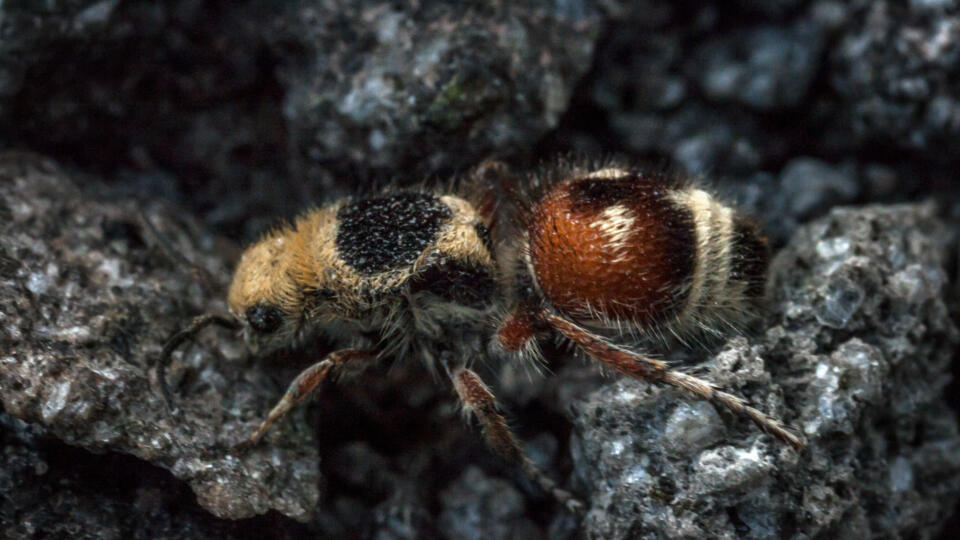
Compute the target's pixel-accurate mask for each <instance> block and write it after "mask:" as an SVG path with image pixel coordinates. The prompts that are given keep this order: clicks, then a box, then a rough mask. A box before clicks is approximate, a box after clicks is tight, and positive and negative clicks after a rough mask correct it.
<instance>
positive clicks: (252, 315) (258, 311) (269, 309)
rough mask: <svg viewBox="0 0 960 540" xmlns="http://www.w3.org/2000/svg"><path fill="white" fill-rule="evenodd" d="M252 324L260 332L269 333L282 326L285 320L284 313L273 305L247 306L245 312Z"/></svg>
mask: <svg viewBox="0 0 960 540" xmlns="http://www.w3.org/2000/svg"><path fill="white" fill-rule="evenodd" d="M244 315H245V316H246V317H247V321H248V322H249V323H250V326H251V327H253V329H254V330H256V331H257V332H258V333H261V334H269V333H271V332H275V331H276V330H277V328H280V323H282V322H283V314H282V313H281V312H280V310H279V309H277V308H275V307H273V306H266V305H263V304H257V305H254V306H250V307H249V308H247V311H246V312H245V313H244Z"/></svg>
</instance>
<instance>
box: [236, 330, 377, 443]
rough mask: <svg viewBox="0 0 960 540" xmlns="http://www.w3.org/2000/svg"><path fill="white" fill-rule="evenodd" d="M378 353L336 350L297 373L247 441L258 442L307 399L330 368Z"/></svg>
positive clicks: (325, 376)
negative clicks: (274, 425)
mask: <svg viewBox="0 0 960 540" xmlns="http://www.w3.org/2000/svg"><path fill="white" fill-rule="evenodd" d="M376 355H377V353H376V351H367V350H359V349H344V350H341V351H334V352H332V353H330V354H328V355H327V356H326V357H324V359H323V360H321V361H319V362H317V363H316V364H313V365H312V366H310V367H308V368H307V369H305V370H303V371H302V372H301V373H300V375H297V378H296V379H294V380H293V382H292V383H290V387H289V388H287V393H286V394H284V395H283V397H282V398H280V401H279V402H277V404H276V405H275V406H274V407H273V409H271V410H270V414H268V415H267V417H266V418H265V419H264V420H263V422H260V426H259V427H258V428H257V430H256V431H254V432H253V433H252V434H251V435H250V437H249V438H248V439H247V441H246V442H247V444H250V445H253V444H257V442H259V441H260V439H261V438H262V437H263V435H264V434H265V433H266V432H267V430H269V429H270V426H272V425H273V424H274V423H276V421H277V420H279V419H281V418H283V416H284V415H286V414H287V413H288V412H290V410H291V409H293V408H294V407H295V406H297V405H299V404H300V403H301V402H303V400H305V399H307V397H308V396H309V395H310V393H311V392H312V391H313V389H314V388H316V387H317V385H318V384H320V383H321V382H322V381H323V380H324V379H326V378H327V375H328V374H329V373H330V370H332V369H337V368H340V366H342V365H343V364H345V363H346V362H348V361H350V360H357V359H360V358H369V357H373V356H376Z"/></svg>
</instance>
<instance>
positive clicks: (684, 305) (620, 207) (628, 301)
mask: <svg viewBox="0 0 960 540" xmlns="http://www.w3.org/2000/svg"><path fill="white" fill-rule="evenodd" d="M527 233H528V245H529V257H530V266H531V271H532V273H533V275H534V277H535V279H536V282H537V285H538V286H539V288H540V290H541V292H542V293H543V295H544V296H545V297H546V299H547V300H548V301H549V302H550V304H552V305H553V307H554V308H556V309H557V310H559V311H560V312H562V313H565V314H566V315H568V316H571V317H573V318H575V319H579V320H581V321H584V322H590V323H596V322H598V321H599V322H600V323H601V324H606V325H609V326H615V325H619V324H621V323H627V324H628V325H630V326H632V327H635V328H639V329H641V330H643V329H660V330H663V329H666V328H667V327H670V328H671V329H673V330H675V331H677V332H678V333H682V332H684V331H687V330H691V329H693V327H694V326H705V325H706V326H708V327H709V325H710V324H712V323H714V322H717V321H729V320H732V319H735V317H736V314H738V313H740V312H742V311H745V309H744V307H745V304H746V302H747V301H748V300H749V299H750V297H756V296H759V295H760V294H762V291H763V286H762V284H763V274H764V273H765V271H766V259H765V252H766V247H765V245H764V243H763V241H762V239H760V237H759V236H758V234H757V232H756V229H755V228H753V227H752V226H750V225H749V222H747V221H745V220H743V219H742V218H739V217H738V216H736V214H735V213H734V212H733V211H732V209H730V208H729V207H727V206H724V205H723V204H721V203H720V202H718V201H717V200H716V199H715V198H713V197H712V196H711V195H709V194H708V193H706V192H705V191H702V190H700V189H696V188H681V189H676V188H673V187H671V186H669V185H667V184H666V183H664V182H663V181H661V180H660V179H659V178H653V177H646V176H643V175H640V174H637V173H633V172H629V171H621V170H618V169H603V170H601V171H597V172H594V173H592V174H587V175H585V176H581V177H578V178H574V179H572V180H567V181H564V182H561V183H559V184H557V185H556V186H554V187H553V188H552V189H551V190H550V191H548V192H547V193H546V195H544V196H543V197H542V198H541V199H540V200H539V201H538V202H537V203H536V204H535V205H534V208H533V212H532V214H531V218H530V221H529V223H528V228H527Z"/></svg>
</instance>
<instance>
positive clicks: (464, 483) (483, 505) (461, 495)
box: [437, 466, 542, 540]
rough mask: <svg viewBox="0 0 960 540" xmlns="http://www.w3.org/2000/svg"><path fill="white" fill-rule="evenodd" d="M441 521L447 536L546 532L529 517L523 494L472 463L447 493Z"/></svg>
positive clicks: (478, 539)
mask: <svg viewBox="0 0 960 540" xmlns="http://www.w3.org/2000/svg"><path fill="white" fill-rule="evenodd" d="M441 500H443V501H444V503H445V504H444V509H443V512H442V513H441V514H440V518H439V520H438V522H437V524H438V526H439V528H440V531H441V532H442V533H443V534H444V535H445V536H446V537H447V538H464V539H471V540H481V539H485V538H522V539H533V538H540V537H541V536H542V534H541V533H540V532H539V531H538V530H537V528H536V526H535V525H534V524H533V523H532V522H531V521H529V520H528V519H527V518H526V517H525V516H524V514H525V511H524V509H525V504H524V499H523V495H521V494H520V493H519V492H518V491H517V490H516V489H514V488H513V487H512V486H511V485H510V483H509V482H505V481H503V480H499V479H494V478H489V477H487V476H486V475H484V474H483V472H482V471H480V469H478V468H476V467H474V466H469V467H467V469H466V470H465V471H464V472H463V475H461V476H460V478H459V479H458V480H456V481H455V482H453V483H452V484H451V485H450V487H449V488H447V490H446V492H444V493H443V494H441Z"/></svg>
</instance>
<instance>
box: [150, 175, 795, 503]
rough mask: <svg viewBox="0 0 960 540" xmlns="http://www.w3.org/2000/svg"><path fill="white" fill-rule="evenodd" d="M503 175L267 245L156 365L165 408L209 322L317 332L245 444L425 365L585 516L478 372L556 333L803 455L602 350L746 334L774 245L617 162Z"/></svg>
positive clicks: (305, 222) (709, 389)
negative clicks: (386, 366)
mask: <svg viewBox="0 0 960 540" xmlns="http://www.w3.org/2000/svg"><path fill="white" fill-rule="evenodd" d="M511 179H512V176H511V174H510V172H509V169H508V168H507V167H506V166H504V165H503V164H500V163H496V162H487V163H484V164H482V165H481V166H479V167H477V168H476V169H475V170H473V171H472V172H471V173H470V174H469V175H467V177H466V178H465V179H464V181H463V183H462V184H460V185H459V186H458V187H457V188H456V189H452V188H451V189H446V190H443V191H441V192H430V191H427V190H408V191H389V190H388V191H386V192H383V193H380V194H377V195H374V196H370V197H362V198H356V199H344V200H340V201H336V202H333V203H331V204H328V205H325V206H322V207H319V208H316V209H314V210H311V211H309V212H307V213H305V214H304V215H302V216H300V217H299V218H298V219H296V220H295V221H294V222H293V223H292V224H290V225H288V226H284V227H280V228H277V229H275V230H273V231H271V232H269V233H267V234H266V235H264V237H263V238H261V239H260V240H259V241H258V242H256V243H255V244H253V245H252V246H250V247H249V248H247V250H246V251H245V252H244V254H243V257H242V259H241V260H240V262H239V264H238V266H237V269H236V271H235V273H234V277H233V281H232V283H231V286H230V290H229V293H228V297H227V303H228V305H229V309H230V313H231V315H232V318H226V317H222V316H219V315H215V314H209V315H204V316H201V317H198V318H196V319H194V321H193V322H192V323H191V324H190V325H189V326H187V328H185V329H184V330H182V331H181V332H179V333H177V334H176V335H175V336H174V337H173V338H171V339H170V341H168V343H167V344H166V345H165V346H164V348H163V351H162V354H161V359H160V362H158V367H157V370H158V378H159V380H160V383H161V385H162V386H161V388H162V390H163V392H164V396H165V397H166V398H167V399H168V403H172V400H171V398H170V393H169V391H168V389H167V387H166V383H165V377H164V370H165V369H166V365H167V363H168V362H169V361H170V359H171V357H172V354H173V351H174V350H175V349H176V348H177V347H178V346H179V345H180V344H181V343H182V342H184V341H185V340H187V339H189V338H190V337H192V336H194V335H195V334H196V333H197V332H199V331H200V330H201V329H202V328H204V327H205V326H208V325H211V324H216V325H219V326H223V327H227V328H235V329H240V330H242V331H243V333H244V336H245V338H246V340H247V342H248V343H249V344H250V346H251V348H252V349H254V350H261V349H272V348H276V347H283V346H297V345H298V344H301V343H303V341H304V340H305V339H306V338H308V337H310V336H313V335H317V334H323V335H326V336H328V337H330V338H333V341H334V342H335V343H336V344H337V345H338V346H339V348H338V349H337V350H334V351H332V352H330V353H329V354H328V355H327V356H326V357H324V358H323V359H321V360H320V361H318V362H316V363H315V364H313V365H312V366H310V367H308V368H307V369H305V370H303V372H301V373H300V375H299V376H298V377H297V378H296V379H295V380H294V381H293V382H292V383H291V384H290V386H289V388H288V389H287V392H286V393H285V394H284V396H283V397H282V398H281V399H280V400H279V402H278V403H277V404H276V405H275V406H274V408H273V409H272V410H271V411H270V412H269V414H268V415H267V416H266V418H265V419H264V420H263V421H262V422H261V423H260V424H259V426H258V427H257V428H256V430H254V431H253V433H252V434H251V435H250V437H249V438H248V439H247V441H246V443H245V444H255V443H257V442H258V441H260V440H261V438H262V437H263V436H264V435H265V434H266V433H267V431H268V430H269V429H270V427H271V426H272V425H274V424H275V423H276V422H277V421H279V420H280V419H281V418H283V417H284V415H286V414H287V413H288V412H289V411H290V410H291V409H292V408H293V407H295V406H296V405H297V404H298V403H301V402H302V401H303V400H305V399H306V398H307V397H308V396H309V395H310V393H311V392H312V391H313V390H314V389H315V388H317V387H318V385H319V384H320V383H322V382H323V381H324V380H326V379H327V378H328V377H329V375H330V374H331V373H336V372H338V371H339V370H341V369H343V368H344V366H347V365H349V364H355V363H361V362H370V361H376V360H377V359H381V358H387V357H390V358H395V359H408V358H416V359H418V360H421V361H422V362H423V363H424V364H425V365H426V366H427V367H428V368H429V369H430V370H432V371H434V372H435V373H437V374H439V373H440V372H441V371H442V372H444V373H446V374H447V376H448V377H449V381H450V386H451V387H452V389H453V391H454V392H455V393H456V394H457V396H458V398H459V399H460V402H461V404H462V405H463V406H464V410H465V411H467V412H470V413H472V414H473V415H474V416H475V417H476V418H477V420H478V421H479V423H480V425H481V427H482V430H483V434H484V437H485V439H486V441H487V444H488V445H489V446H490V448H491V449H493V450H494V451H495V452H496V453H497V454H499V455H501V456H503V457H504V458H505V459H507V460H508V461H510V462H512V463H514V464H516V465H517V466H518V467H519V468H520V469H521V470H522V471H523V472H524V474H526V475H527V476H529V477H530V478H531V479H533V480H534V481H535V482H536V483H537V484H538V485H539V486H540V487H541V488H542V489H543V490H544V491H545V492H547V493H549V494H551V496H552V497H554V499H556V500H557V501H558V502H560V503H562V504H564V505H565V506H567V507H568V508H570V509H571V510H574V511H578V510H580V509H582V508H583V504H582V503H581V502H579V501H578V500H577V499H576V498H575V497H574V496H573V495H572V494H571V493H570V492H568V491H566V490H564V489H562V488H560V487H558V486H557V484H556V483H555V482H554V481H553V480H552V479H550V478H549V477H548V476H547V475H545V474H543V473H542V472H541V471H540V470H539V468H538V467H537V466H536V465H535V464H534V462H533V461H532V460H530V459H529V458H528V457H527V456H526V455H525V453H524V452H523V447H522V445H521V444H519V442H518V441H517V440H516V438H515V437H514V436H513V434H512V432H511V431H510V429H509V426H507V424H506V422H505V420H504V418H503V415H502V414H500V412H499V411H498V409H497V407H496V401H495V398H494V395H493V392H492V391H491V390H490V388H489V387H488V386H487V385H486V384H485V383H484V382H483V381H482V380H481V379H480V377H479V375H477V374H476V373H474V372H473V371H472V370H471V369H470V367H471V364H472V363H473V362H475V361H477V360H480V359H483V358H486V357H488V356H489V355H487V354H486V353H488V352H490V351H491V350H492V351H493V352H494V353H495V354H494V356H498V357H500V358H505V359H508V360H518V361H526V360H530V359H533V360H537V361H539V360H542V358H541V353H540V349H539V347H538V345H537V344H538V340H540V339H542V338H547V337H550V336H553V337H556V338H561V339H563V340H565V341H566V342H568V343H570V344H572V345H573V346H575V347H576V348H577V349H578V350H579V351H580V352H581V353H582V354H584V355H585V356H587V357H588V358H590V359H591V360H593V361H595V362H597V363H598V364H600V365H602V366H604V367H607V368H610V369H612V370H615V371H617V372H619V373H622V374H624V375H626V376H629V377H633V378H635V379H639V380H644V381H649V382H656V383H661V384H666V385H669V386H672V387H674V388H677V389H680V390H682V391H683V392H685V393H687V394H688V395H690V396H693V397H695V398H698V399H703V400H708V401H710V402H711V403H714V404H715V405H716V406H718V407H721V408H723V409H726V410H729V411H732V412H733V413H736V414H738V415H741V416H743V417H746V418H749V419H750V420H751V421H753V422H754V423H755V424H756V425H757V426H759V427H760V428H761V429H762V430H763V431H765V432H767V433H770V434H772V435H774V436H775V437H777V438H779V439H780V440H782V441H784V442H786V443H787V444H790V445H791V446H792V447H794V448H796V449H801V448H802V447H803V441H802V440H801V439H800V438H799V437H798V436H797V435H795V434H794V433H793V432H792V431H791V430H790V429H788V428H787V427H786V426H784V425H783V424H782V423H781V422H780V421H779V420H778V419H776V418H774V417H771V416H768V415H766V414H765V413H764V412H762V411H760V410H759V409H756V408H754V407H752V406H750V405H749V403H748V402H747V401H746V400H745V399H743V398H740V397H738V396H735V395H733V394H730V393H727V392H725V391H723V390H721V389H720V388H718V387H716V386H715V385H713V384H712V383H710V382H709V381H706V380H703V379H700V378H697V377H694V376H692V375H689V374H686V373H683V372H681V371H678V370H674V369H672V368H671V367H670V366H669V365H667V364H666V363H665V362H663V361H661V360H657V359H654V358H650V357H648V356H646V355H645V354H644V353H642V352H640V351H638V350H635V349H630V348H626V347H623V346H620V345H617V344H615V343H613V342H612V341H611V340H610V338H611V337H614V338H622V337H624V336H627V337H631V338H654V340H656V341H659V342H661V343H668V342H670V341H671V340H669V339H667V338H669V337H671V336H672V337H676V338H679V339H680V340H686V339H688V338H691V337H694V338H695V337H696V336H700V335H703V334H718V333H720V332H722V331H723V330H725V329H729V328H737V327H738V326H739V325H740V324H741V323H742V322H743V321H744V320H745V319H746V318H747V317H748V316H749V315H750V314H752V313H754V312H755V311H756V305H757V303H758V302H759V300H760V298H761V297H762V295H763V290H764V283H765V274H766V269H767V246H766V241H765V240H764V238H763V237H762V236H761V234H760V232H759V229H758V228H757V227H756V225H755V224H754V223H753V222H751V221H750V220H749V219H748V218H745V217H743V216H741V215H740V214H739V213H737V212H736V211H735V210H734V209H733V208H731V207H730V206H728V205H725V204H724V203H722V202H720V201H719V200H718V199H717V198H715V197H714V196H713V195H711V194H710V193H709V192H708V191H706V190H704V189H702V188H700V187H698V186H696V185H694V184H693V183H689V182H678V181H673V180H669V179H668V178H666V177H665V176H664V175H658V174H649V173H646V172H643V171H641V170H639V169H635V168H630V167H628V166H625V165H622V164H618V163H613V162H601V163H594V164H589V163H586V162H577V161H566V162H562V163H560V164H558V165H555V166H553V167H550V168H547V169H545V170H544V171H541V174H539V175H536V176H535V177H534V178H533V179H530V180H529V181H528V182H523V183H522V184H521V185H523V186H524V187H522V188H520V189H515V187H516V186H517V184H516V183H514V182H512V180H511ZM505 198H506V199H509V200H510V201H511V203H510V204H507V205H504V204H500V203H501V201H502V200H503V199H505ZM635 341H640V340H635ZM634 345H636V342H635V343H634ZM441 367H442V370H441V369H439V368H441Z"/></svg>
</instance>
